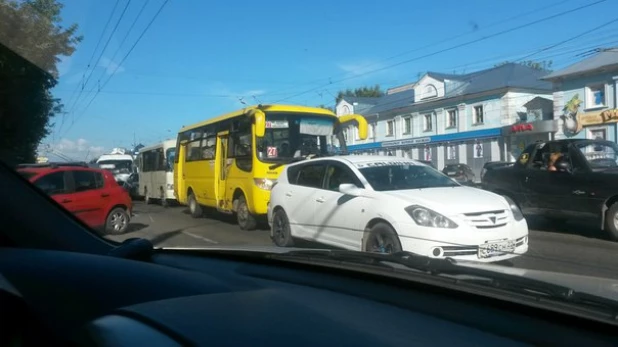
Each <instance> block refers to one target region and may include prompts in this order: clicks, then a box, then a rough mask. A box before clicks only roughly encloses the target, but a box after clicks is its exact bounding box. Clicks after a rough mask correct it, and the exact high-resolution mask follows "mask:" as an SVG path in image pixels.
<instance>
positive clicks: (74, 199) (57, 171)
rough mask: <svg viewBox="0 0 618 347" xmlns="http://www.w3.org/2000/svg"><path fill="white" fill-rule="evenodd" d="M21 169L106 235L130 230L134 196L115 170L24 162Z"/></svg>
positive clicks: (85, 221) (27, 177)
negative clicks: (120, 182) (116, 178)
mask: <svg viewBox="0 0 618 347" xmlns="http://www.w3.org/2000/svg"><path fill="white" fill-rule="evenodd" d="M17 171H18V172H19V173H20V174H21V175H22V176H23V177H25V178H26V179H28V180H29V181H30V182H31V183H33V184H34V185H35V186H37V187H38V188H39V189H41V190H43V192H45V193H47V194H48V195H49V196H51V197H52V198H53V199H54V200H55V201H56V202H58V203H59V204H60V205H62V206H64V207H65V208H66V209H67V210H68V211H69V212H71V213H73V214H74V215H75V216H76V217H78V218H79V219H80V220H82V221H83V222H84V223H86V224H87V225H88V226H90V227H92V228H94V229H98V230H102V231H103V232H104V233H106V234H122V233H124V232H126V231H127V228H128V226H129V221H130V220H131V209H132V201H131V197H129V194H128V193H127V191H126V190H125V189H124V188H123V187H121V186H120V185H118V183H117V182H116V180H115V179H114V176H113V174H112V173H111V172H109V171H106V170H101V169H95V168H91V167H88V164H86V163H48V164H22V165H20V166H19V167H18V168H17Z"/></svg>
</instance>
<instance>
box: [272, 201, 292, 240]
mask: <svg viewBox="0 0 618 347" xmlns="http://www.w3.org/2000/svg"><path fill="white" fill-rule="evenodd" d="M271 239H272V240H273V243H274V244H275V245H277V246H279V247H292V246H294V239H292V230H291V229H290V221H289V220H288V215H287V214H286V213H285V211H284V210H283V209H278V210H277V211H275V214H274V215H273V226H272V236H271Z"/></svg>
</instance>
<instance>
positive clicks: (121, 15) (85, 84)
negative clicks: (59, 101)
mask: <svg viewBox="0 0 618 347" xmlns="http://www.w3.org/2000/svg"><path fill="white" fill-rule="evenodd" d="M131 1H132V0H128V1H127V3H126V5H125V6H124V8H123V9H122V13H120V17H118V20H117V21H116V24H115V25H114V29H112V32H111V33H110V34H109V37H108V38H107V41H106V42H105V45H104V46H103V49H102V50H101V53H100V54H99V57H98V58H97V62H96V63H95V64H94V67H93V68H92V70H91V71H90V74H89V75H88V78H86V82H85V83H84V86H87V85H88V81H90V77H92V74H94V70H95V68H96V67H97V66H99V62H100V61H101V58H103V54H104V53H105V50H106V49H107V46H109V43H110V42H111V41H112V38H113V37H114V34H115V33H116V30H118V26H119V25H120V22H122V18H124V15H125V13H126V12H127V9H128V8H129V5H131ZM83 91H84V90H83V89H82V90H81V92H80V93H79V94H77V99H76V100H75V103H74V104H73V107H72V108H71V111H73V109H75V107H77V104H78V103H79V100H80V97H81V95H82V93H83Z"/></svg>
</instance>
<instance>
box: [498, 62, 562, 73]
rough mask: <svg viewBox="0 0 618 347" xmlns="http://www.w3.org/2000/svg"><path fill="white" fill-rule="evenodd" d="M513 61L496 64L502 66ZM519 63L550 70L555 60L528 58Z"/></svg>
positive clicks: (536, 68) (537, 68)
mask: <svg viewBox="0 0 618 347" xmlns="http://www.w3.org/2000/svg"><path fill="white" fill-rule="evenodd" d="M509 63H511V62H510V61H503V62H502V63H499V64H496V65H495V66H502V65H505V64H509ZM518 64H521V65H524V66H527V67H530V68H533V69H535V70H548V71H550V69H551V67H552V65H553V64H554V62H553V61H552V60H543V61H534V60H526V61H522V62H520V63H518Z"/></svg>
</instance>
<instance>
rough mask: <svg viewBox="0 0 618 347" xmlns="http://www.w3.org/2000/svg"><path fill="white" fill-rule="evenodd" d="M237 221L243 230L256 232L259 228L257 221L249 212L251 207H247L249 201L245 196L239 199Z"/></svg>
mask: <svg viewBox="0 0 618 347" xmlns="http://www.w3.org/2000/svg"><path fill="white" fill-rule="evenodd" d="M236 220H237V221H238V226H240V229H241V230H254V229H255V228H256V227H257V220H256V219H255V216H254V215H252V214H251V212H250V211H249V205H247V199H246V198H245V196H244V195H241V196H240V197H238V203H237V204H236Z"/></svg>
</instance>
